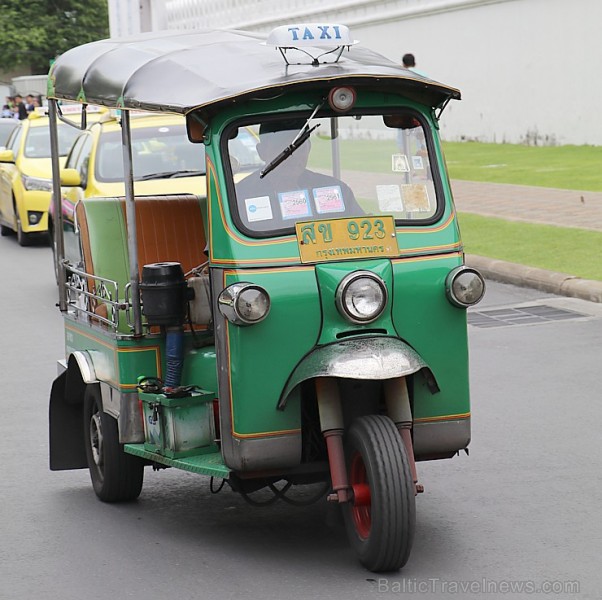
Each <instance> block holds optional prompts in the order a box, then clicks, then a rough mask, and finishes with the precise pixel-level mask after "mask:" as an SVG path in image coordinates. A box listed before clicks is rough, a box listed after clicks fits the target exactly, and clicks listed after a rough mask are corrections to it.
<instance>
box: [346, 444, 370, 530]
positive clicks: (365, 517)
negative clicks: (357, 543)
mask: <svg viewBox="0 0 602 600" xmlns="http://www.w3.org/2000/svg"><path fill="white" fill-rule="evenodd" d="M349 484H350V485H351V488H352V489H353V496H354V499H353V506H352V507H351V516H352V518H353V523H354V524H355V530H356V531H357V534H358V535H359V537H360V538H361V539H363V540H365V539H367V538H368V537H369V536H370V530H371V529H372V514H371V510H370V483H369V481H368V475H367V474H366V466H365V465H364V461H363V459H362V457H361V455H360V454H359V452H355V453H354V454H353V456H352V457H351V467H350V469H349Z"/></svg>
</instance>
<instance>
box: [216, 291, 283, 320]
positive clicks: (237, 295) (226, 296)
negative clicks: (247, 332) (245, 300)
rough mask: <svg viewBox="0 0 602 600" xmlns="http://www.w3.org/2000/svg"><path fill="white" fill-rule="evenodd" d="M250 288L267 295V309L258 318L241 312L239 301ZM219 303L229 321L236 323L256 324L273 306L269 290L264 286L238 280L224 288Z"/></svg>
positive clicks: (220, 309)
mask: <svg viewBox="0 0 602 600" xmlns="http://www.w3.org/2000/svg"><path fill="white" fill-rule="evenodd" d="M249 290H255V291H257V292H259V293H260V294H261V295H263V296H264V297H265V300H266V306H267V307H266V309H265V311H264V312H263V313H262V314H260V315H259V316H258V317H257V318H256V319H249V318H247V317H245V315H243V314H242V313H241V310H240V306H239V301H240V299H241V296H242V294H244V292H246V291H249ZM217 305H218V308H219V311H220V312H221V313H222V315H223V316H224V317H226V319H228V321H230V322H231V323H233V324H234V325H241V326H247V325H255V324H256V323H261V321H263V320H264V319H265V318H266V317H267V316H268V314H269V312H270V308H271V301H270V295H269V294H268V293H267V291H266V290H265V289H264V288H262V287H261V286H260V285H256V284H254V283H247V282H238V283H233V284H232V285H229V286H228V287H227V288H225V289H224V290H222V292H221V293H220V295H219V296H218V299H217Z"/></svg>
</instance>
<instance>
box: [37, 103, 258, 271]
mask: <svg viewBox="0 0 602 600" xmlns="http://www.w3.org/2000/svg"><path fill="white" fill-rule="evenodd" d="M131 117H132V118H131V119H130V129H131V136H132V168H133V173H134V194H135V195H136V196H148V195H153V196H156V195H164V194H187V193H188V194H195V195H197V196H204V195H205V194H206V178H205V174H206V167H205V146H204V145H203V144H193V143H191V142H190V141H189V140H188V137H187V134H186V122H185V119H184V118H183V117H181V116H177V115H161V116H158V115H152V114H148V113H146V114H145V113H140V114H132V115H131ZM237 143H238V145H237V146H235V147H234V149H233V150H232V151H233V152H234V154H235V156H233V157H232V160H233V161H234V162H236V164H237V166H238V172H239V173H240V172H248V171H251V170H254V169H255V168H257V166H258V165H259V164H261V159H260V158H259V156H258V154H257V152H256V150H255V146H256V144H257V137H256V135H255V134H254V133H253V131H252V130H251V129H248V130H247V129H245V130H244V131H243V132H242V133H241V134H240V135H239V136H238V138H237ZM61 186H62V188H61V189H62V198H61V204H62V213H63V231H64V236H63V239H64V243H65V255H66V257H67V258H69V259H70V260H71V261H72V262H74V263H77V262H78V259H79V256H80V253H79V240H78V237H77V233H76V226H75V223H74V213H75V207H76V205H77V203H78V202H79V201H80V200H82V199H83V198H102V197H116V196H124V195H125V189H124V184H123V160H122V141H121V126H120V124H119V118H118V115H115V114H114V113H106V114H104V115H102V116H101V117H100V119H99V120H98V121H97V122H96V123H93V124H92V125H90V126H89V127H88V129H87V130H85V131H83V132H80V135H79V137H77V138H76V140H75V142H74V143H73V147H72V148H71V151H70V152H69V155H68V156H67V159H66V161H65V165H64V168H63V169H61ZM53 227H54V218H53V207H51V211H50V216H49V234H50V240H51V244H52V246H53V251H55V250H56V249H55V248H54V243H53V242H54V235H53ZM55 256H56V252H55ZM55 268H56V261H55Z"/></svg>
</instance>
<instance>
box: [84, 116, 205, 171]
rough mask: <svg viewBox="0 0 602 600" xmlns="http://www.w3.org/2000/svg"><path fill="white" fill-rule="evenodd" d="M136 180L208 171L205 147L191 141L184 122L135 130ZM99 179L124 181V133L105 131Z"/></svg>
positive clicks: (98, 157) (98, 163)
mask: <svg viewBox="0 0 602 600" xmlns="http://www.w3.org/2000/svg"><path fill="white" fill-rule="evenodd" d="M132 163H133V169H134V179H135V180H145V179H165V178H169V177H190V176H195V175H204V174H205V147H204V146H203V145H202V144H192V143H191V142H189V141H188V138H187V136H186V127H185V126H184V125H168V126H161V127H143V128H135V129H132ZM96 179H97V180H98V181H102V182H115V181H122V180H123V162H122V146H121V133H120V132H118V131H107V132H103V133H102V134H101V136H100V140H99V143H98V150H97V154H96Z"/></svg>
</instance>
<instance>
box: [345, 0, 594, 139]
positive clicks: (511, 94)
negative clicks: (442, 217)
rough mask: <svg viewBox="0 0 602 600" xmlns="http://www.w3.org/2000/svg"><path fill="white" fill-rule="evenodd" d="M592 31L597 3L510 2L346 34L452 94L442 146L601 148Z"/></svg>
mask: <svg viewBox="0 0 602 600" xmlns="http://www.w3.org/2000/svg"><path fill="white" fill-rule="evenodd" d="M601 24H602V1H600V0H572V1H571V2H566V1H565V0H514V1H512V2H501V3H497V4H489V5H484V6H479V7H477V8H471V9H466V10H458V11H453V12H446V13H439V14H434V15H429V16H425V17H419V18H414V19H406V20H402V21H398V22H396V23H394V24H377V25H368V26H364V27H359V28H358V27H354V33H355V35H356V37H357V38H358V39H360V40H361V41H362V42H363V43H365V44H366V45H367V46H371V47H373V48H374V49H377V50H379V51H380V52H382V53H383V54H385V55H387V56H389V57H390V58H394V59H395V60H400V59H401V56H402V55H403V54H404V53H405V52H413V53H415V55H416V61H417V66H418V68H420V69H422V70H423V71H425V72H426V73H428V74H429V76H430V77H432V78H434V79H438V80H441V81H444V82H445V83H449V84H450V85H454V86H456V87H459V88H460V90H461V91H462V98H463V99H462V101H461V102H452V103H450V105H449V106H448V108H447V109H446V112H445V113H444V116H443V119H442V134H443V135H444V136H445V137H447V138H448V139H460V138H476V139H481V140H484V141H494V142H503V141H507V142H521V141H524V140H525V139H526V138H527V137H531V138H532V137H533V134H534V133H536V134H537V136H538V137H539V140H538V143H540V144H542V143H546V138H547V142H548V143H553V142H556V143H560V144H597V145H602V111H601V110H600V107H599V102H598V98H599V97H600V96H601V95H602V78H600V76H599V72H600V66H602V43H601V42H600V26H601Z"/></svg>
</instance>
